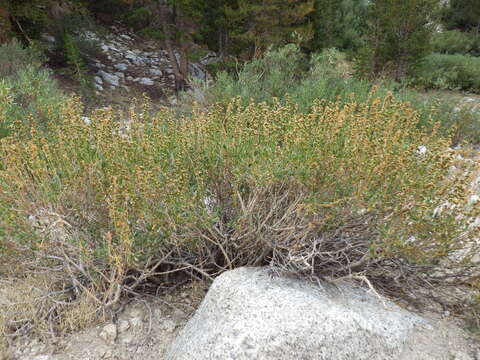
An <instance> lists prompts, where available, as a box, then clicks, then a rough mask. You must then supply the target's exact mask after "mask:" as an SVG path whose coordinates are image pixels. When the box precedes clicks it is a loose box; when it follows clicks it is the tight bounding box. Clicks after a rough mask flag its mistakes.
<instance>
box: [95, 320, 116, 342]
mask: <svg viewBox="0 0 480 360" xmlns="http://www.w3.org/2000/svg"><path fill="white" fill-rule="evenodd" d="M99 336H100V337H101V338H102V339H103V340H104V341H105V342H106V343H108V344H113V343H115V340H116V339H117V326H116V325H115V324H108V325H105V326H104V327H103V329H102V331H101V332H100V334H99Z"/></svg>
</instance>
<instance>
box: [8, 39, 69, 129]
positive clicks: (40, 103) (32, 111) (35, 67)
mask: <svg viewBox="0 0 480 360" xmlns="http://www.w3.org/2000/svg"><path fill="white" fill-rule="evenodd" d="M8 54H10V56H12V55H17V58H16V61H15V62H13V61H11V60H7V62H5V60H3V59H2V57H4V59H5V58H7V55H8ZM35 54H36V53H35V51H34V50H32V49H23V48H22V47H21V46H20V44H18V43H13V44H7V45H3V46H1V47H0V61H2V62H1V64H5V65H6V66H5V67H0V69H1V70H0V72H2V70H3V73H4V74H5V75H6V77H5V78H3V79H0V138H1V137H4V136H7V135H8V134H9V133H11V132H14V131H16V127H15V126H16V124H17V123H18V122H23V123H28V124H30V125H34V127H35V128H37V130H40V129H41V130H43V131H46V129H47V125H48V124H49V123H50V122H52V121H60V118H61V114H60V113H61V108H62V103H63V102H64V101H65V100H66V98H65V96H64V95H63V94H62V92H61V91H60V90H59V89H58V87H57V86H56V84H55V82H54V80H53V79H52V78H51V76H50V73H49V72H48V71H46V70H44V69H42V68H41V67H40V64H41V62H40V60H39V58H38V57H37V56H35Z"/></svg>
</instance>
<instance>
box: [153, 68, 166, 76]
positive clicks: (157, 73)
mask: <svg viewBox="0 0 480 360" xmlns="http://www.w3.org/2000/svg"><path fill="white" fill-rule="evenodd" d="M150 74H152V75H153V76H162V75H163V73H162V70H160V69H150Z"/></svg>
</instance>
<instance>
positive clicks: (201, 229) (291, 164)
mask: <svg viewBox="0 0 480 360" xmlns="http://www.w3.org/2000/svg"><path fill="white" fill-rule="evenodd" d="M371 97H372V99H371V101H369V102H366V103H363V104H362V103H356V102H355V101H352V102H350V103H346V104H343V103H341V102H322V101H316V102H315V103H314V105H313V106H312V108H311V110H310V111H309V112H307V113H304V112H301V111H299V110H298V109H297V106H296V105H294V104H291V103H288V102H287V103H285V104H281V103H279V102H277V103H274V104H273V105H267V104H255V103H252V104H250V105H248V106H247V107H244V106H242V105H241V101H240V100H236V101H233V102H231V103H230V104H229V105H228V106H227V107H226V108H225V107H224V106H223V105H218V106H213V107H212V108H210V109H209V111H208V112H203V111H195V112H194V113H193V115H192V117H191V118H183V119H177V118H176V117H175V115H174V114H173V113H172V111H171V110H168V109H164V110H162V111H161V112H160V113H159V114H158V115H156V116H154V117H150V116H149V115H148V114H149V111H148V110H147V109H144V110H143V111H141V112H134V111H132V113H131V114H130V118H131V122H129V123H128V126H127V125H126V124H125V123H123V122H119V121H118V120H117V119H118V118H122V117H121V116H118V115H117V114H115V113H114V112H113V111H112V110H99V111H97V112H96V113H95V114H93V116H92V117H91V124H90V125H87V124H85V123H83V122H82V120H81V108H82V106H81V104H79V103H78V102H74V103H71V104H67V105H66V106H65V108H64V109H63V121H61V122H53V123H52V124H51V125H50V127H49V136H48V137H45V136H43V134H42V133H41V132H39V131H36V130H35V128H32V127H29V126H27V125H26V124H23V125H19V127H18V131H16V132H15V133H12V134H11V135H10V136H9V137H6V138H4V139H2V140H1V142H0V157H1V158H2V160H3V161H2V168H1V169H0V214H2V216H3V219H2V221H3V222H4V224H5V232H6V235H5V238H4V239H2V242H3V244H2V245H3V246H2V248H3V249H4V251H5V254H4V256H7V257H12V256H16V257H17V258H18V256H19V253H18V252H21V253H23V254H36V255H35V257H34V258H36V262H37V263H38V264H40V263H41V264H42V265H43V266H45V264H49V266H52V265H54V264H55V265H58V266H60V267H64V268H65V274H66V275H65V277H66V278H65V279H64V281H67V282H71V281H72V279H78V280H75V281H74V283H73V284H72V286H74V287H75V288H76V289H77V290H78V291H80V292H87V294H95V297H96V299H97V300H96V301H98V303H103V304H112V303H114V302H116V301H118V299H119V296H120V295H121V294H122V293H128V292H132V291H138V289H139V288H141V286H143V284H144V283H145V282H146V281H147V280H148V279H149V278H151V277H154V276H157V277H158V276H161V275H162V274H166V273H175V272H187V273H188V274H189V275H190V276H191V277H198V276H213V275H214V274H216V273H218V272H221V271H223V270H225V269H230V268H234V267H237V266H243V265H261V264H267V263H270V264H273V265H276V266H277V267H279V268H283V269H286V270H288V271H290V272H294V273H297V274H302V275H307V276H320V277H328V278H330V277H333V278H338V277H342V276H348V275H349V274H350V275H351V274H362V275H365V276H367V277H370V278H371V279H372V281H373V282H374V283H375V284H380V285H382V284H383V285H385V284H389V285H388V286H390V287H392V286H400V287H401V286H407V285H406V284H410V283H411V281H412V278H415V276H417V277H418V276H420V277H421V278H426V279H428V281H430V282H431V283H434V282H435V281H440V280H439V279H441V276H440V275H438V274H439V270H438V267H436V265H438V264H439V263H440V261H442V260H443V259H447V258H449V256H450V255H451V254H452V253H454V252H458V251H459V250H464V249H468V251H476V250H477V249H476V247H475V246H474V245H473V244H474V243H472V242H471V241H470V239H471V237H470V235H472V234H474V233H475V229H468V221H467V219H470V218H472V217H475V216H478V210H479V209H470V208H465V209H464V208H463V207H462V206H461V205H460V204H462V202H463V201H464V200H465V197H466V196H467V193H466V188H467V180H468V174H469V173H468V171H467V173H466V175H465V177H464V178H459V179H457V178H447V169H448V168H449V167H450V165H451V164H452V161H453V156H452V154H451V152H450V151H449V150H448V146H449V140H448V139H446V138H443V137H442V136H440V135H439V134H438V132H437V131H435V127H434V129H433V131H431V132H428V133H427V132H424V131H422V130H421V129H419V128H418V127H417V123H418V117H419V115H418V113H417V112H415V111H414V110H413V109H412V108H411V107H410V106H409V105H408V104H406V103H401V102H397V101H395V100H394V99H393V98H392V97H391V96H387V97H386V98H385V99H383V100H381V99H376V98H375V94H372V95H371ZM467 170H468V169H467ZM448 204H458V205H457V206H456V207H452V206H449V205H448ZM439 209H441V211H440V210H439ZM460 235H462V236H460ZM412 239H415V240H414V241H413V240H412ZM468 254H470V252H468ZM467 260H468V258H465V257H462V258H461V259H458V261H453V262H452V264H451V266H448V270H449V271H453V270H452V268H453V269H457V268H458V269H462V271H463V270H465V269H469V270H468V271H472V269H474V268H472V267H470V265H471V264H470V263H469V262H468V261H467ZM400 269H401V271H400ZM419 269H421V272H420V273H419ZM453 273H454V272H453ZM450 276H452V277H453V278H455V276H454V275H451V274H450ZM462 276H466V275H465V273H464V272H462ZM393 278H395V282H392V281H393V280H392V279H393Z"/></svg>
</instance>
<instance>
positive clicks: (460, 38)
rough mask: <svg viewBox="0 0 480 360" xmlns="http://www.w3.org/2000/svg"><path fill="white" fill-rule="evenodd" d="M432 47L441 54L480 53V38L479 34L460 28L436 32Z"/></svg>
mask: <svg viewBox="0 0 480 360" xmlns="http://www.w3.org/2000/svg"><path fill="white" fill-rule="evenodd" d="M432 47H433V50H434V51H435V52H437V53H440V54H463V55H466V54H471V55H480V39H479V38H478V36H476V35H475V34H473V33H466V32H462V31H459V30H451V31H445V32H442V33H438V34H435V36H434V37H433V40H432Z"/></svg>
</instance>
